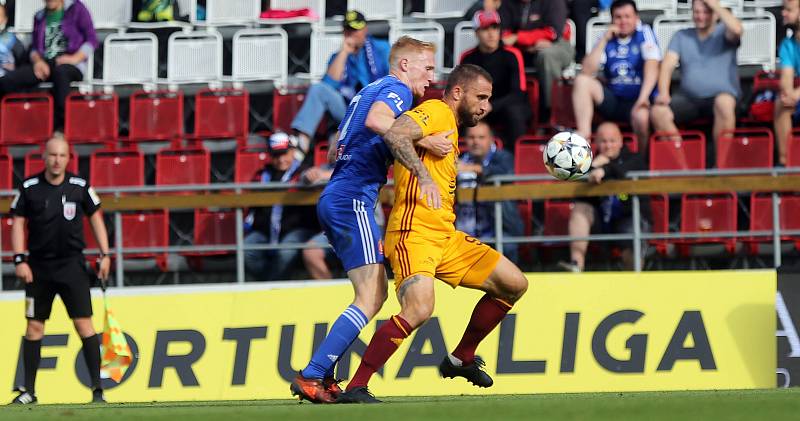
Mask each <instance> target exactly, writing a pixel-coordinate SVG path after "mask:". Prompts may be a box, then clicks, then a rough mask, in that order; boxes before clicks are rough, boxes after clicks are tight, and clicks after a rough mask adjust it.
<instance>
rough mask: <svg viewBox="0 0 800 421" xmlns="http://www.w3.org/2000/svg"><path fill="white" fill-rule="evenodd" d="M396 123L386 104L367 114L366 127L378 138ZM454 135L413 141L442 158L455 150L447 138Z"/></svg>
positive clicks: (378, 103)
mask: <svg viewBox="0 0 800 421" xmlns="http://www.w3.org/2000/svg"><path fill="white" fill-rule="evenodd" d="M394 122H395V118H394V112H393V111H392V109H391V108H390V107H389V105H387V104H386V103H385V102H376V103H375V104H374V105H373V106H372V107H371V108H370V109H369V114H367V120H366V122H365V123H364V125H365V126H367V128H368V129H370V130H372V131H373V132H375V134H377V135H378V136H384V135H385V134H386V132H388V131H389V129H390V128H391V127H392V124H394ZM452 133H453V131H452V130H451V131H447V132H442V133H436V134H434V135H430V136H425V137H423V138H420V139H413V142H414V146H419V147H422V148H425V149H427V150H428V151H430V152H431V153H433V154H434V155H436V156H438V157H440V158H441V157H444V156H446V155H447V154H449V153H450V151H452V150H453V143H452V142H451V141H450V140H449V139H448V138H447V136H450V135H451V134H452ZM334 149H335V148H334ZM328 154H330V149H328ZM329 158H330V157H329Z"/></svg>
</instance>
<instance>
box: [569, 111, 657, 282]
mask: <svg viewBox="0 0 800 421" xmlns="http://www.w3.org/2000/svg"><path fill="white" fill-rule="evenodd" d="M596 139H597V140H596V141H595V143H596V144H597V147H598V154H597V156H595V157H594V160H593V161H592V170H591V171H590V172H589V175H588V182H590V183H594V184H600V183H602V182H603V181H605V180H618V179H624V178H625V174H626V173H627V172H628V171H637V170H645V169H646V168H647V167H646V165H645V162H644V160H643V159H642V157H641V155H639V154H636V153H632V152H630V151H629V150H628V148H627V147H626V146H625V144H624V143H623V141H622V132H620V130H619V127H618V126H617V125H616V124H615V123H611V122H606V123H603V124H601V125H600V127H598V128H597V138H596ZM644 205H645V206H643V207H642V208H648V206H647V204H646V203H645V204H644ZM632 209H633V208H632V206H631V200H630V197H629V196H628V195H626V194H618V195H613V196H605V197H593V198H584V199H578V200H577V201H575V204H574V207H573V208H572V213H571V214H570V218H569V235H570V236H572V237H586V236H588V235H589V233H590V232H591V231H592V230H594V231H595V232H600V233H603V234H631V233H633V211H632ZM644 213H645V212H643V214H644ZM612 245H616V246H618V247H620V248H622V262H623V266H624V267H625V269H626V270H632V269H633V253H632V250H631V249H632V245H631V241H630V240H621V241H614V242H612ZM588 246H589V242H588V241H585V240H576V241H572V242H570V247H569V249H570V257H571V259H572V261H571V262H570V263H565V262H560V263H559V265H560V266H561V267H562V268H564V269H566V270H569V271H572V272H581V271H583V269H584V265H585V262H586V249H587V248H588Z"/></svg>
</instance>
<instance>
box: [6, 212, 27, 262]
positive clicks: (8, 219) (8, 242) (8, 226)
mask: <svg viewBox="0 0 800 421" xmlns="http://www.w3.org/2000/svg"><path fill="white" fill-rule="evenodd" d="M13 223H14V217H13V216H11V215H4V216H2V217H0V230H2V233H1V234H0V235H2V236H3V241H2V244H0V247H2V248H3V252H11V251H13V250H14V248H13V247H12V246H11V225H12V224H13ZM27 248H28V236H27V234H26V235H25V249H26V250H27ZM11 257H12V256H8V257H3V259H2V260H3V261H4V262H10V261H11Z"/></svg>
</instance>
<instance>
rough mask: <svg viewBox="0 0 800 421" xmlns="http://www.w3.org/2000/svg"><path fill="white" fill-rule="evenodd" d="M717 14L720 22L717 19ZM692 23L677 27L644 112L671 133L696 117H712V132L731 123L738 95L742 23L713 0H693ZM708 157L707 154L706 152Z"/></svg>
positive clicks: (734, 115)
mask: <svg viewBox="0 0 800 421" xmlns="http://www.w3.org/2000/svg"><path fill="white" fill-rule="evenodd" d="M718 18H719V19H720V20H721V21H722V22H721V24H718V23H717V19H718ZM692 20H693V21H694V25H695V27H694V28H689V29H683V30H680V31H678V32H677V33H676V34H675V35H674V36H673V37H672V40H671V41H670V43H669V48H668V50H667V53H666V55H665V56H664V61H663V62H662V65H661V70H660V72H659V76H658V96H657V97H656V100H655V105H654V106H653V108H652V111H651V113H650V118H651V119H652V121H653V129H654V130H656V131H660V132H673V133H674V132H677V131H678V128H677V127H676V123H677V124H683V123H687V122H690V121H692V120H695V119H697V118H698V117H701V116H708V117H713V118H714V128H713V136H714V142H715V144H716V140H717V137H718V136H719V133H720V132H721V131H723V130H726V129H733V128H734V127H735V126H736V99H737V98H738V97H739V72H738V68H737V67H736V50H737V49H738V48H739V44H740V41H741V37H742V24H741V22H740V21H739V20H738V19H736V17H734V16H733V15H732V14H731V12H730V11H728V10H727V9H725V8H723V7H722V6H720V4H719V0H693V1H692ZM678 63H680V65H681V86H680V89H679V90H678V91H677V92H676V93H675V95H673V96H670V91H669V88H670V84H671V82H672V72H673V71H674V70H675V66H676V65H677V64H678ZM709 155H710V156H713V155H712V154H709Z"/></svg>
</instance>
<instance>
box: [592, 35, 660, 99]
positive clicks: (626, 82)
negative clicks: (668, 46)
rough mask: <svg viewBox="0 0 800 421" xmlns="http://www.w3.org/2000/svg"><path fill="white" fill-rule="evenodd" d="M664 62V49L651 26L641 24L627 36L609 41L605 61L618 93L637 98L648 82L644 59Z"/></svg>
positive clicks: (618, 94)
mask: <svg viewBox="0 0 800 421" xmlns="http://www.w3.org/2000/svg"><path fill="white" fill-rule="evenodd" d="M646 60H659V61H661V49H659V48H658V41H657V40H656V36H655V33H653V30H652V29H651V28H650V25H647V24H639V25H638V26H637V28H636V32H634V33H633V35H631V36H630V37H628V38H626V39H620V38H613V39H612V40H611V41H609V42H608V44H606V48H605V50H604V54H603V58H602V59H601V62H603V63H604V64H605V66H604V68H603V74H604V76H605V78H606V80H607V81H608V87H609V88H610V89H611V92H614V95H616V96H618V97H620V98H625V99H636V98H637V97H638V96H639V91H640V90H641V88H642V82H643V81H644V62H645V61H646Z"/></svg>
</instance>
